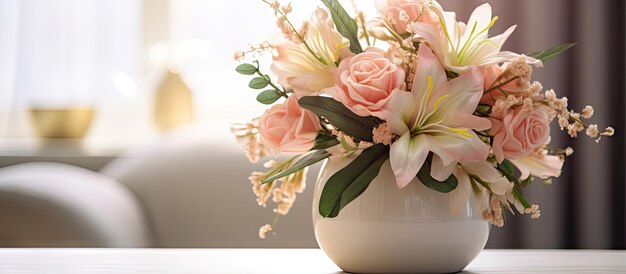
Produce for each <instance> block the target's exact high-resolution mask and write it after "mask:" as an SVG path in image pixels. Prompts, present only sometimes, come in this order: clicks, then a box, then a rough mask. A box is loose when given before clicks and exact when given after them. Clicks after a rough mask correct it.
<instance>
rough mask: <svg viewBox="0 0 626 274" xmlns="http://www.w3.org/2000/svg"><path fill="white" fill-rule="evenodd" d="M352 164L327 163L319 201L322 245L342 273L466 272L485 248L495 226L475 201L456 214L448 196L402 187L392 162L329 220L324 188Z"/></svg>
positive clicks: (318, 233)
mask: <svg viewBox="0 0 626 274" xmlns="http://www.w3.org/2000/svg"><path fill="white" fill-rule="evenodd" d="M348 162H349V160H345V161H343V162H342V161H327V162H325V163H324V166H323V167H322V169H321V171H320V175H319V178H318V181H317V184H316V186H315V194H314V195H315V196H314V199H313V225H314V229H315V237H316V239H317V242H318V244H319V246H320V247H321V248H322V250H324V252H325V253H326V255H328V257H329V258H330V259H331V260H332V261H333V262H334V263H335V264H336V265H337V266H339V267H340V268H341V269H342V270H344V271H346V272H351V273H452V272H458V271H461V270H463V269H464V268H465V267H466V266H467V265H468V264H469V263H470V262H471V261H472V260H473V259H474V258H475V257H476V256H477V255H478V254H479V253H480V251H481V250H482V249H483V248H484V247H485V244H486V243H487V238H488V237H489V224H488V223H487V222H485V221H483V220H482V219H481V216H480V211H479V209H478V208H477V204H476V202H475V201H474V200H471V201H469V202H468V203H466V205H465V208H464V210H463V213H462V214H457V215H455V214H452V213H451V212H450V206H449V200H450V196H449V195H448V194H443V193H439V192H436V191H434V190H431V189H429V188H427V187H426V186H424V185H423V184H422V183H420V182H419V181H417V180H414V181H412V182H411V183H410V184H409V185H408V186H407V187H405V188H402V189H399V188H398V187H397V186H396V182H395V178H394V175H393V171H392V170H391V166H390V165H389V161H387V162H386V163H385V164H384V165H383V166H382V168H381V170H380V172H379V174H378V176H377V177H376V178H375V179H374V180H373V181H372V183H371V184H370V185H369V187H368V188H367V190H365V192H363V194H361V196H359V197H358V198H357V199H355V200H354V201H352V202H351V203H350V204H348V205H347V206H346V207H344V208H343V209H342V210H341V212H340V213H339V216H337V217H336V218H323V217H322V216H321V215H320V214H319V211H318V203H319V197H320V194H321V192H322V189H323V188H324V184H325V183H326V181H327V180H328V178H330V176H332V175H333V174H334V173H335V172H337V171H338V170H340V169H341V168H343V167H344V166H346V165H347V164H348Z"/></svg>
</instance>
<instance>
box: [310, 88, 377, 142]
mask: <svg viewBox="0 0 626 274" xmlns="http://www.w3.org/2000/svg"><path fill="white" fill-rule="evenodd" d="M298 102H299V103H300V106H301V107H302V108H305V109H308V110H310V111H312V112H313V113H315V114H317V116H320V117H324V118H326V119H327V120H328V121H329V122H330V123H331V124H332V125H333V126H335V127H337V128H338V129H339V130H341V131H343V132H345V133H347V134H348V135H350V136H353V137H356V138H358V139H360V140H362V141H367V142H373V140H372V130H374V128H375V127H376V126H378V125H379V124H380V123H381V120H380V119H378V118H376V117H373V116H369V117H362V116H359V115H356V114H354V112H352V111H350V110H349V109H348V108H346V107H345V106H344V105H343V104H342V103H340V102H337V101H336V100H335V99H333V98H329V97H321V96H305V97H302V98H300V100H299V101H298Z"/></svg>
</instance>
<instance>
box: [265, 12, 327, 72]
mask: <svg viewBox="0 0 626 274" xmlns="http://www.w3.org/2000/svg"><path fill="white" fill-rule="evenodd" d="M261 1H263V3H265V4H268V5H269V6H270V7H271V8H272V9H273V10H274V14H275V15H276V16H277V17H278V21H277V22H276V23H277V25H278V27H279V28H280V30H281V31H282V33H283V35H284V36H285V38H287V39H289V40H292V41H294V40H295V41H294V42H300V43H302V44H303V45H304V46H305V47H306V49H307V50H308V51H309V52H310V53H311V54H312V55H313V56H315V58H316V59H317V60H319V61H320V62H322V63H324V64H325V62H324V60H323V59H322V58H321V57H320V56H319V55H317V53H315V52H314V51H313V49H311V47H310V46H309V44H308V43H307V42H306V39H305V38H304V36H305V35H306V32H308V24H307V22H304V24H303V26H302V29H301V30H298V29H296V27H295V26H294V25H293V23H292V22H291V20H289V18H288V17H287V14H289V13H290V12H291V11H292V8H291V3H289V4H287V5H286V6H281V5H280V3H279V2H278V0H274V1H271V2H270V1H269V0H261ZM327 65H328V64H327Z"/></svg>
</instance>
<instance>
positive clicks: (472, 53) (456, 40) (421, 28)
mask: <svg viewBox="0 0 626 274" xmlns="http://www.w3.org/2000/svg"><path fill="white" fill-rule="evenodd" d="M431 9H432V10H433V11H434V12H435V13H436V14H437V16H438V17H439V22H440V25H441V28H438V26H437V25H433V24H429V23H419V22H418V23H415V29H416V34H417V36H418V37H419V38H421V39H423V40H425V41H426V42H427V43H428V44H429V46H430V47H431V48H432V49H433V51H434V52H435V54H437V57H439V59H440V60H441V62H442V63H443V65H444V66H445V67H446V69H448V70H450V71H454V72H456V73H463V72H465V71H467V70H468V69H469V68H470V67H471V66H481V67H482V66H488V65H493V64H498V63H503V62H510V61H513V60H516V59H518V58H519V57H520V56H521V55H520V54H517V53H513V52H510V51H500V50H501V48H502V45H503V44H504V42H506V40H507V39H508V38H509V36H510V35H511V34H512V33H513V31H514V30H515V28H516V26H512V27H510V28H509V29H507V30H506V31H505V32H504V33H502V34H500V35H496V36H493V37H489V29H490V28H491V27H492V26H493V25H494V24H495V23H496V21H497V20H498V17H497V16H496V17H493V18H492V17H491V5H489V4H483V5H481V6H479V7H478V8H476V9H475V10H474V12H473V13H472V15H471V16H470V19H469V22H468V24H467V25H465V24H464V23H463V22H457V20H456V14H455V13H454V12H447V11H444V10H443V8H442V7H441V5H439V3H437V2H436V1H433V2H432V5H431ZM526 60H527V62H528V63H529V64H533V65H535V66H539V67H541V66H543V64H542V62H541V61H540V60H537V59H535V58H532V57H526Z"/></svg>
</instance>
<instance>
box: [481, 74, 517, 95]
mask: <svg viewBox="0 0 626 274" xmlns="http://www.w3.org/2000/svg"><path fill="white" fill-rule="evenodd" d="M519 78H520V77H519V76H515V77H513V78H511V79H509V80H506V81H504V82H502V83H500V84H498V85H496V86H494V85H495V83H494V85H491V87H490V88H489V89H487V90H485V92H483V94H487V93H490V92H492V91H494V90H496V89H500V88H502V87H503V86H506V85H507V84H509V83H511V82H513V81H514V80H516V79H519Z"/></svg>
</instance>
